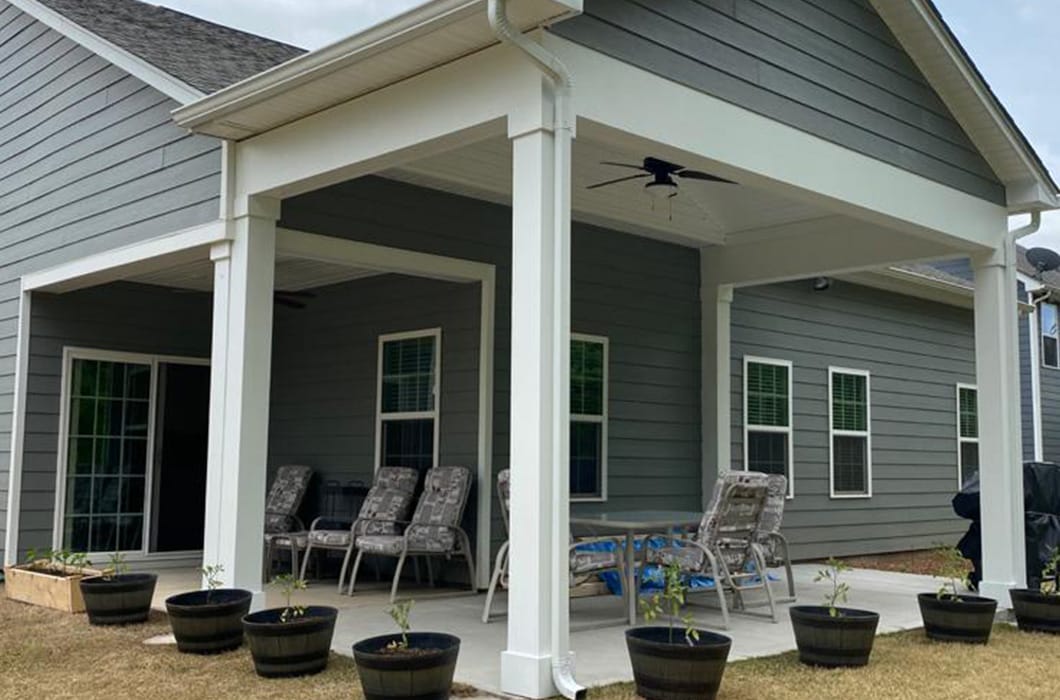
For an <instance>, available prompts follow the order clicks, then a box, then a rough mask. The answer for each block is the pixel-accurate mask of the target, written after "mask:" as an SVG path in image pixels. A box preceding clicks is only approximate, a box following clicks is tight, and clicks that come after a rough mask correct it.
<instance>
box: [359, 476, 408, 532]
mask: <svg viewBox="0 0 1060 700" xmlns="http://www.w3.org/2000/svg"><path fill="white" fill-rule="evenodd" d="M411 505H412V491H404V490H401V489H394V488H385V487H383V486H381V485H376V486H373V487H372V489H371V490H370V491H369V492H368V495H367V496H366V497H365V499H364V505H362V506H361V510H360V512H359V513H358V514H357V522H355V523H354V525H353V529H354V531H355V533H356V534H357V535H400V534H401V531H402V529H403V528H404V525H403V524H402V523H401V522H400V521H403V520H406V519H407V518H408V515H409V507H410V506H411Z"/></svg>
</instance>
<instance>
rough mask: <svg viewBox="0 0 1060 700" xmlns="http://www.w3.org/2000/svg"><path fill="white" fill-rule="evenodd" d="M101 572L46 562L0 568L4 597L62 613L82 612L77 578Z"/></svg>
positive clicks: (82, 603) (82, 602)
mask: <svg viewBox="0 0 1060 700" xmlns="http://www.w3.org/2000/svg"><path fill="white" fill-rule="evenodd" d="M101 573H102V572H100V571H97V570H96V569H86V568H79V567H74V566H58V565H54V564H48V563H47V562H46V561H42V562H36V563H33V564H19V565H18V566H8V567H5V568H4V579H5V584H4V589H5V590H6V592H7V597H8V598H10V599H11V600H18V601H21V602H23V603H29V604H31V605H40V606H43V607H46V608H53V609H55V610H64V611H66V612H84V611H85V601H84V599H83V598H82V597H81V587H80V583H81V579H83V578H86V577H88V576H99V575H100V574H101Z"/></svg>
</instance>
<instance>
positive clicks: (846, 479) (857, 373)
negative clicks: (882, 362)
mask: <svg viewBox="0 0 1060 700" xmlns="http://www.w3.org/2000/svg"><path fill="white" fill-rule="evenodd" d="M828 397H829V402H828V422H829V428H830V431H829V437H830V441H831V445H830V447H831V450H830V455H829V456H830V460H829V462H830V469H829V483H830V486H831V496H832V498H868V497H870V496H872V434H871V430H870V423H871V418H870V415H869V373H868V372H864V371H861V370H853V369H838V368H835V367H830V368H829V369H828Z"/></svg>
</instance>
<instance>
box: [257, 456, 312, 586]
mask: <svg viewBox="0 0 1060 700" xmlns="http://www.w3.org/2000/svg"><path fill="white" fill-rule="evenodd" d="M312 478H313V468H312V467H307V466H305V465H301V464H285V465H284V466H282V467H280V468H279V469H278V470H276V478H274V479H273V480H272V487H271V488H270V489H269V495H268V497H267V498H266V499H265V561H264V562H263V565H264V571H263V572H262V577H263V578H264V579H268V578H269V573H270V572H271V570H272V556H273V553H274V552H275V551H276V550H277V549H289V550H290V552H291V573H292V574H294V573H297V572H298V552H299V551H301V550H303V549H305V523H303V522H302V521H301V520H299V518H298V515H297V513H298V509H299V507H301V505H302V499H303V498H305V493H306V490H307V489H308V488H309V480H310V479H312Z"/></svg>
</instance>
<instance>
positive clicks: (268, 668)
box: [243, 605, 339, 678]
mask: <svg viewBox="0 0 1060 700" xmlns="http://www.w3.org/2000/svg"><path fill="white" fill-rule="evenodd" d="M283 611H284V609H283V608H270V609H268V610H262V611H261V612H256V613H251V614H249V615H247V616H245V617H244V618H243V631H244V632H245V633H246V637H247V646H249V647H250V655H251V657H252V658H253V659H254V670H255V671H257V673H258V675H259V676H262V677H263V678H282V677H284V676H308V675H312V674H314V673H320V672H321V671H323V670H324V669H325V668H327V665H328V657H329V655H330V654H331V638H332V637H333V636H334V634H335V619H336V618H337V617H338V616H339V611H338V609H337V608H332V607H328V606H323V605H311V606H309V607H307V608H305V614H304V615H301V616H299V617H295V618H292V619H291V620H289V621H287V622H281V621H280V616H281V615H282V614H283Z"/></svg>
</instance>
